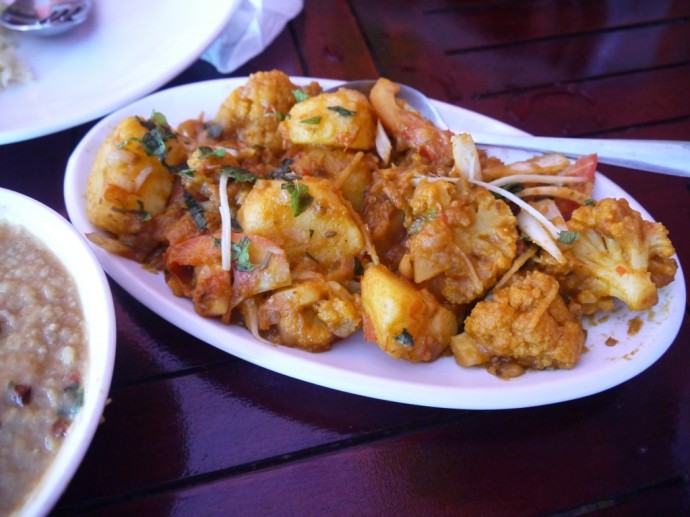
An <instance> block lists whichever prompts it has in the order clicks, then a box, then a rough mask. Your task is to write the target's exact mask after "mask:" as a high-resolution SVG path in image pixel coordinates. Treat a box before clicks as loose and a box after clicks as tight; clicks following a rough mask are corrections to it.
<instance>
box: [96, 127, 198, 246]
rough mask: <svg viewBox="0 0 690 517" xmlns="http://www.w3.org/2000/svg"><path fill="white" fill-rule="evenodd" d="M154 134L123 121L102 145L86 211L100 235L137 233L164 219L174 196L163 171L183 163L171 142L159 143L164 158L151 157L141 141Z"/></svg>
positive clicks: (178, 147)
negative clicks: (153, 220) (146, 224)
mask: <svg viewBox="0 0 690 517" xmlns="http://www.w3.org/2000/svg"><path fill="white" fill-rule="evenodd" d="M156 128H158V129H159V130H162V131H169V130H170V128H169V127H167V125H165V126H161V125H155V124H154V123H153V122H151V121H144V120H143V119H140V118H138V117H128V118H125V119H124V120H122V121H121V122H120V123H119V124H118V125H117V127H116V128H115V131H113V133H111V134H110V135H109V136H108V137H107V138H106V140H105V142H103V144H102V145H101V147H100V149H99V150H98V153H97V155H96V159H95V161H94V164H93V167H92V168H91V172H90V174H89V179H88V185H87V190H86V203H87V206H86V210H87V215H88V217H89V220H90V221H91V222H92V223H93V224H94V225H95V226H96V227H98V228H100V229H101V230H105V231H108V232H111V233H113V234H115V235H118V236H121V235H123V234H132V233H136V232H138V231H139V230H140V229H141V227H142V224H143V223H144V222H145V221H146V220H148V219H150V218H151V217H153V216H156V215H158V214H160V213H162V212H163V211H164V210H165V208H166V203H167V202H168V198H169V196H170V194H171V192H172V188H173V183H174V181H175V176H174V175H173V174H171V173H170V172H169V171H168V169H167V168H166V167H165V165H164V164H163V163H162V161H161V159H164V160H165V163H166V164H167V165H170V166H173V165H177V164H179V163H181V162H183V161H185V159H186V153H185V150H184V148H183V146H182V144H181V143H180V142H179V141H178V140H177V138H176V137H175V136H171V137H170V138H164V139H161V140H163V141H164V145H165V153H164V156H163V155H162V154H160V152H159V154H158V155H153V154H150V153H151V149H150V148H149V147H150V143H149V145H146V144H145V142H144V141H143V139H144V138H145V136H146V135H147V134H151V133H152V131H154V130H155V129H156Z"/></svg>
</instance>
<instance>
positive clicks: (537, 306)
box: [451, 271, 585, 370]
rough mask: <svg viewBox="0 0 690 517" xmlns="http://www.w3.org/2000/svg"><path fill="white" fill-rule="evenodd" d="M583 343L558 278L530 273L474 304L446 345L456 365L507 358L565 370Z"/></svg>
mask: <svg viewBox="0 0 690 517" xmlns="http://www.w3.org/2000/svg"><path fill="white" fill-rule="evenodd" d="M584 342H585V332H584V330H583V329H582V325H581V324H580V322H579V321H578V320H577V319H576V318H575V317H574V316H573V315H572V314H571V313H570V311H569V310H568V308H567V307H566V305H565V302H564V301H563V298H562V297H561V295H560V293H559V285H558V281H557V280H556V279H555V278H553V277H552V276H550V275H547V274H546V273H542V272H540V271H530V272H527V273H518V274H516V275H515V276H513V277H512V278H511V280H510V282H509V283H508V285H507V286H506V287H502V288H500V289H497V290H496V291H495V292H494V293H493V295H492V296H491V297H490V298H488V299H485V300H482V301H481V302H479V303H477V305H475V307H474V308H473V309H472V312H471V313H470V315H469V316H468V317H467V318H466V319H465V331H464V332H463V333H462V334H459V335H457V336H454V337H453V339H452V340H451V349H452V351H453V354H454V355H455V359H456V361H457V362H458V364H460V365H461V366H475V365H482V364H486V365H488V364H490V363H492V362H495V361H508V362H512V363H517V364H518V365H520V366H522V367H525V368H531V369H537V370H543V369H546V368H566V369H569V368H572V367H574V366H575V364H576V363H577V361H578V359H579V358H580V355H581V353H582V347H583V346H584Z"/></svg>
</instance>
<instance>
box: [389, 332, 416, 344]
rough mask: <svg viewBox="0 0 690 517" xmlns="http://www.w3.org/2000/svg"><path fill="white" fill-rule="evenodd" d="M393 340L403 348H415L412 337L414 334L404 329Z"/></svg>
mask: <svg viewBox="0 0 690 517" xmlns="http://www.w3.org/2000/svg"><path fill="white" fill-rule="evenodd" d="M393 339H394V340H395V341H397V342H398V343H400V344H401V345H403V346H409V347H413V346H414V338H413V337H412V334H410V333H409V332H408V331H407V329H403V331H402V332H401V333H400V334H398V335H397V336H395V337H394V338H393Z"/></svg>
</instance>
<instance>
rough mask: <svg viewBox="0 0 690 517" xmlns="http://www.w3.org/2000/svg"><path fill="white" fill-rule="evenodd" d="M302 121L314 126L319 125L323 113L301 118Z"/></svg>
mask: <svg viewBox="0 0 690 517" xmlns="http://www.w3.org/2000/svg"><path fill="white" fill-rule="evenodd" d="M300 122H301V123H302V124H309V125H312V126H318V125H319V124H320V123H321V115H317V116H315V117H309V118H305V119H302V120H300Z"/></svg>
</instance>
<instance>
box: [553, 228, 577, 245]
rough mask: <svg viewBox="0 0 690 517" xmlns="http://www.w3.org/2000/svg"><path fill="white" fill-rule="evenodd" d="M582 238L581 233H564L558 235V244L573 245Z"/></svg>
mask: <svg viewBox="0 0 690 517" xmlns="http://www.w3.org/2000/svg"><path fill="white" fill-rule="evenodd" d="M579 236H580V232H572V231H562V232H560V233H559V234H558V242H560V243H561V244H572V243H573V242H575V241H576V240H577V238H578V237H579Z"/></svg>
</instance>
